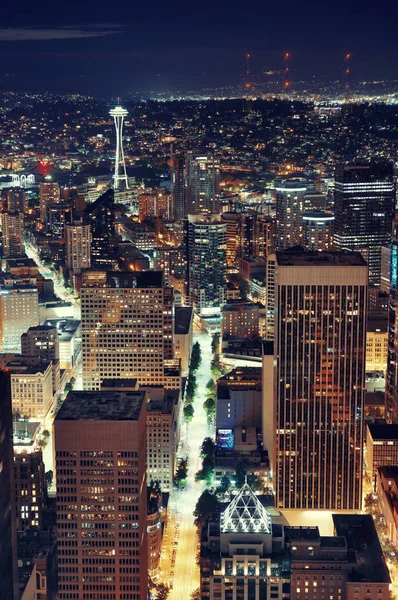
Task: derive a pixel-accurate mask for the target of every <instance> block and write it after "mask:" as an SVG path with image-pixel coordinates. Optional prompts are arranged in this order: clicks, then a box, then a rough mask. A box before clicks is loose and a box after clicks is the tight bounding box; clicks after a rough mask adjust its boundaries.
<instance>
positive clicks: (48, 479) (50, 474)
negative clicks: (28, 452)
mask: <svg viewBox="0 0 398 600" xmlns="http://www.w3.org/2000/svg"><path fill="white" fill-rule="evenodd" d="M53 479H54V473H53V472H52V471H47V473H46V482H47V486H48V487H49V488H50V487H51V486H52V484H53Z"/></svg>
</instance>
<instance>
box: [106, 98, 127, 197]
mask: <svg viewBox="0 0 398 600" xmlns="http://www.w3.org/2000/svg"><path fill="white" fill-rule="evenodd" d="M109 114H110V115H111V117H113V118H114V121H115V129H116V157H115V175H114V186H115V190H118V189H119V188H120V187H121V182H122V181H124V183H125V185H126V190H127V189H128V187H129V181H128V179H127V173H126V164H125V162H124V152H123V144H122V134H123V121H124V117H125V116H126V115H127V114H128V112H127V110H126V109H125V108H123V107H122V106H119V105H117V106H115V108H112V110H110V111H109ZM120 171H122V172H121V173H120Z"/></svg>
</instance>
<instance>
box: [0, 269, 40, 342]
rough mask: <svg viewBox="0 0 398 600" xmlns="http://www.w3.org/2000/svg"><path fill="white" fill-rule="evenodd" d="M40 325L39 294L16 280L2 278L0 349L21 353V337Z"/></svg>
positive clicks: (0, 282) (29, 286) (32, 287)
mask: <svg viewBox="0 0 398 600" xmlns="http://www.w3.org/2000/svg"><path fill="white" fill-rule="evenodd" d="M38 324H39V293H38V290H37V288H36V287H34V286H31V285H24V284H23V282H22V281H18V280H15V278H7V277H6V276H5V277H2V278H0V349H1V352H11V351H13V352H19V351H20V349H21V335H22V334H23V333H24V332H25V331H27V330H28V329H29V327H35V326H36V325H38Z"/></svg>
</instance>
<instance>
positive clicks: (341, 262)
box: [276, 246, 366, 267]
mask: <svg viewBox="0 0 398 600" xmlns="http://www.w3.org/2000/svg"><path fill="white" fill-rule="evenodd" d="M276 258H277V263H278V265H279V266H280V267H291V266H296V267H309V266H311V267H336V266H339V267H366V262H365V259H364V258H363V257H362V255H361V254H360V253H359V252H345V251H341V252H314V251H311V250H305V249H304V248H302V247H301V246H295V247H294V248H289V250H285V251H283V252H277V253H276Z"/></svg>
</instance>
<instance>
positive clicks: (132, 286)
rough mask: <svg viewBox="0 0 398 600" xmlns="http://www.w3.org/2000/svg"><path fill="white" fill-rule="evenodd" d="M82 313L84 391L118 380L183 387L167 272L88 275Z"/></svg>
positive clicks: (85, 281)
mask: <svg viewBox="0 0 398 600" xmlns="http://www.w3.org/2000/svg"><path fill="white" fill-rule="evenodd" d="M81 310H82V345H83V384H84V389H87V390H93V389H99V387H100V385H101V382H102V381H103V380H104V379H119V378H124V379H129V378H136V379H138V383H139V384H140V385H150V384H152V385H164V386H165V387H166V388H172V389H178V388H180V381H179V377H180V373H179V361H175V360H174V347H173V331H174V318H173V289H172V288H169V287H166V286H165V285H164V276H163V273H161V272H159V271H142V272H136V273H131V272H112V271H110V272H105V271H102V272H100V271H86V272H85V273H84V274H83V285H82V289H81Z"/></svg>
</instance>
